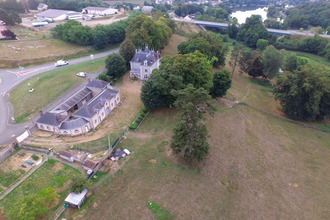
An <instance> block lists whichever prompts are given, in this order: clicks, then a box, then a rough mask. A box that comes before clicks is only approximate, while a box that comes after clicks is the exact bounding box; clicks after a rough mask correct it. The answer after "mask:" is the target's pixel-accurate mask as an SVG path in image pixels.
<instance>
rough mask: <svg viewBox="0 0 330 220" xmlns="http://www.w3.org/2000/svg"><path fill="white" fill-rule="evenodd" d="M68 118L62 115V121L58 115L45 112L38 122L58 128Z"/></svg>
mask: <svg viewBox="0 0 330 220" xmlns="http://www.w3.org/2000/svg"><path fill="white" fill-rule="evenodd" d="M66 118H67V116H64V115H62V120H60V117H58V114H56V113H51V112H45V113H44V114H43V115H42V116H41V117H40V118H39V119H38V120H37V122H38V123H41V124H47V125H52V126H58V125H60V124H61V122H62V121H63V120H65V119H66Z"/></svg>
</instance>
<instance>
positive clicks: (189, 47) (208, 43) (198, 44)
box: [178, 32, 228, 66]
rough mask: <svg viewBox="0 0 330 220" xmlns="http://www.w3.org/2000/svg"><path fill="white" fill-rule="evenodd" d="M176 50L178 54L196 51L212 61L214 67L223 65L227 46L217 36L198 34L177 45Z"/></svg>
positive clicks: (211, 33)
mask: <svg viewBox="0 0 330 220" xmlns="http://www.w3.org/2000/svg"><path fill="white" fill-rule="evenodd" d="M178 50H179V53H180V54H187V53H193V52H194V51H195V50H198V51H199V52H201V53H202V54H204V55H205V56H206V58H207V59H208V60H213V65H214V66H219V65H224V64H225V60H226V54H227V52H228V46H227V45H226V44H225V43H224V42H223V41H222V38H221V35H219V34H215V33H213V32H199V33H198V34H196V35H195V36H194V37H193V38H192V39H190V40H189V41H186V42H183V43H181V44H179V45H178ZM214 58H215V59H214Z"/></svg>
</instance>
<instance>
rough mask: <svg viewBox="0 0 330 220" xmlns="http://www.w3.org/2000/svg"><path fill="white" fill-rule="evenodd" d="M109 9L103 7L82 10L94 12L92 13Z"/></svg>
mask: <svg viewBox="0 0 330 220" xmlns="http://www.w3.org/2000/svg"><path fill="white" fill-rule="evenodd" d="M107 9H109V8H103V7H87V8H83V10H94V11H105V10H107Z"/></svg>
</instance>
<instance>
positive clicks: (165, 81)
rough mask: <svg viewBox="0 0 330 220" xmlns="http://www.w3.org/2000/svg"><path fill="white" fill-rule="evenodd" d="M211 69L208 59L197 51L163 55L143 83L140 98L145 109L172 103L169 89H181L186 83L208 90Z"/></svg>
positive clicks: (210, 81)
mask: <svg viewBox="0 0 330 220" xmlns="http://www.w3.org/2000/svg"><path fill="white" fill-rule="evenodd" d="M211 69H212V66H211V64H210V63H209V61H208V60H207V59H206V58H205V56H204V55H203V54H201V53H200V52H198V51H195V52H194V53H189V54H185V55H177V56H174V57H169V56H165V57H163V59H162V63H161V65H160V67H159V70H154V71H153V73H152V74H151V75H150V78H149V79H148V80H147V81H146V82H145V83H144V84H143V86H142V89H141V100H142V102H143V104H144V106H145V107H146V108H147V109H157V108H160V107H162V106H165V105H171V104H173V103H174V101H175V97H173V95H172V94H171V91H172V90H178V89H182V88H184V87H186V86H187V85H188V84H192V85H193V86H194V87H195V88H200V87H202V88H204V89H205V90H206V91H210V88H211V87H212V77H211Z"/></svg>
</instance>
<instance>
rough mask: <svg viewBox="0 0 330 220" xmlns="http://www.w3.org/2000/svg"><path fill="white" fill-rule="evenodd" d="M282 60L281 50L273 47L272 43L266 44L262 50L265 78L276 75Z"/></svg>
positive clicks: (271, 77)
mask: <svg viewBox="0 0 330 220" xmlns="http://www.w3.org/2000/svg"><path fill="white" fill-rule="evenodd" d="M282 61H283V56H282V53H281V51H279V50H277V49H275V47H273V46H272V45H270V46H268V47H267V48H266V49H265V50H264V51H263V52H262V63H263V71H264V75H265V76H266V78H269V79H273V78H274V77H275V76H277V74H278V70H279V68H280V67H281V65H282Z"/></svg>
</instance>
